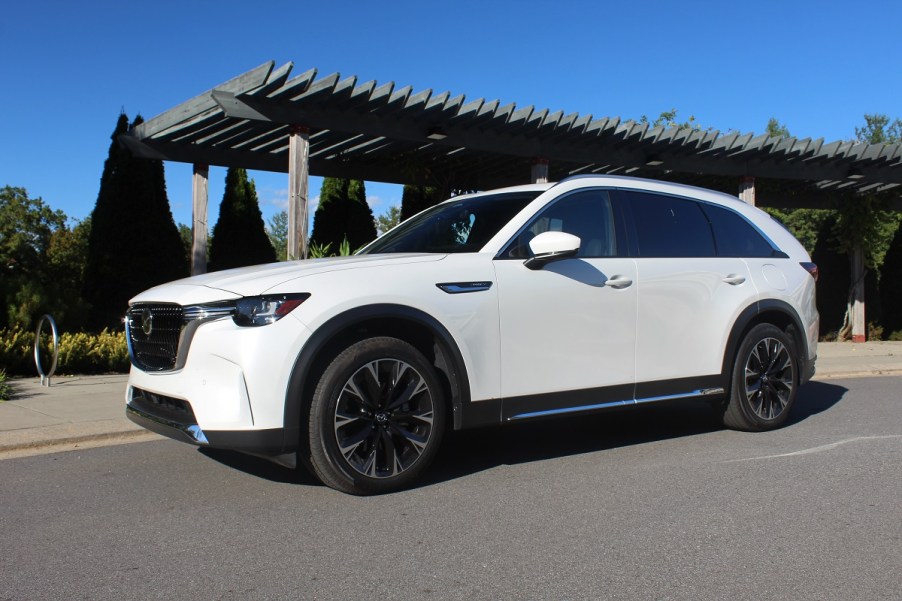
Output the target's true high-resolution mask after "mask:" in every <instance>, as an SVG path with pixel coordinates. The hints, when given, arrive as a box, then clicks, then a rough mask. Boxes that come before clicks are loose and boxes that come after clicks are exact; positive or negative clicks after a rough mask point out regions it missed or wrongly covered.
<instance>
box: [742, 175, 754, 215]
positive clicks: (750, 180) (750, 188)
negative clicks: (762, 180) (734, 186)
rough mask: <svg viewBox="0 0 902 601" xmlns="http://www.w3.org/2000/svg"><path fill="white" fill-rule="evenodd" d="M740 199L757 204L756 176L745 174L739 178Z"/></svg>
mask: <svg viewBox="0 0 902 601" xmlns="http://www.w3.org/2000/svg"><path fill="white" fill-rule="evenodd" d="M739 200H741V201H742V202H744V203H746V204H750V205H752V206H753V207H754V206H755V178H754V177H753V176H751V175H743V176H742V177H741V178H739Z"/></svg>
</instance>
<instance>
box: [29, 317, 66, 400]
mask: <svg viewBox="0 0 902 601" xmlns="http://www.w3.org/2000/svg"><path fill="white" fill-rule="evenodd" d="M45 321H49V322H50V330H51V332H52V333H53V362H52V363H51V364H50V370H49V371H48V372H47V373H46V374H45V373H44V368H42V367H41V330H42V329H43V327H44V322H45ZM59 356H60V335H59V331H57V329H56V322H55V321H53V317H51V316H50V315H44V316H43V317H41V319H40V320H39V321H38V327H37V329H36V330H35V332H34V365H35V367H37V368H38V375H40V376H41V386H47V387H48V388H49V387H50V378H51V377H52V376H53V374H54V373H55V372H56V362H57V360H58V359H59Z"/></svg>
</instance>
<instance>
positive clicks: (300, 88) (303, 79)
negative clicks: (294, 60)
mask: <svg viewBox="0 0 902 601" xmlns="http://www.w3.org/2000/svg"><path fill="white" fill-rule="evenodd" d="M314 79H316V69H310V70H309V71H304V72H303V73H301V74H300V75H296V76H294V77H292V78H291V79H289V80H288V81H286V82H285V84H284V85H282V87H280V88H278V89H275V90H273V91H272V92H270V93H269V94H268V95H267V97H268V98H292V97H294V96H297V95H298V94H303V93H304V92H306V91H307V88H309V87H310V84H311V83H312V82H313V80H314Z"/></svg>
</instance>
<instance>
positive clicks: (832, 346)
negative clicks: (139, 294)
mask: <svg viewBox="0 0 902 601" xmlns="http://www.w3.org/2000/svg"><path fill="white" fill-rule="evenodd" d="M818 355H819V356H818V361H817V375H816V376H815V378H816V379H826V378H839V377H856V376H867V375H881V374H883V375H902V342H868V343H863V344H853V343H850V342H833V343H821V344H820V345H819V346H818ZM127 381H128V376H126V375H109V376H71V377H60V378H53V380H52V385H51V386H50V387H49V388H47V387H42V386H41V383H40V379H38V378H15V379H13V380H11V385H12V389H13V399H12V400H11V401H6V402H0V458H4V457H12V456H24V455H33V454H38V453H48V452H55V451H62V450H68V449H75V448H86V447H92V446H101V445H106V444H110V443H117V442H127V441H141V440H153V439H155V438H159V437H158V436H157V435H156V434H153V433H151V432H148V431H146V430H144V429H142V428H139V427H138V426H136V425H135V424H133V423H132V422H130V421H129V420H128V419H127V418H126V417H125V388H126V382H127Z"/></svg>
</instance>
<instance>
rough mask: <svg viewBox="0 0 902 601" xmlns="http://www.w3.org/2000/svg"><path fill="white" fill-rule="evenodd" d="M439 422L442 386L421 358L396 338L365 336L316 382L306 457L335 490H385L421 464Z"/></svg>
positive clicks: (410, 477) (437, 439) (435, 443)
mask: <svg viewBox="0 0 902 601" xmlns="http://www.w3.org/2000/svg"><path fill="white" fill-rule="evenodd" d="M444 429H445V398H444V390H443V388H442V386H441V383H440V381H439V379H438V377H437V375H436V373H435V369H434V368H433V366H432V365H431V364H430V363H429V361H427V360H426V358H425V357H424V356H423V355H422V353H420V352H419V351H418V350H417V349H415V348H414V347H413V346H411V345H410V344H408V343H406V342H404V341H402V340H398V339H397V338H389V337H378V338H369V339H366V340H362V341H360V342H357V343H356V344H353V345H352V346H350V347H348V348H347V349H345V350H344V351H343V352H342V353H340V354H339V355H338V356H337V357H336V358H335V359H334V360H333V361H332V363H331V364H330V365H329V366H328V367H327V368H326V370H325V371H324V372H323V375H322V377H321V378H320V380H319V383H318V384H317V386H316V390H315V392H314V393H313V399H312V402H311V405H310V412H309V433H310V438H309V441H310V463H311V464H312V467H313V470H314V472H315V473H316V475H317V476H318V477H319V479H320V480H322V481H323V483H324V484H326V485H327V486H330V487H332V488H335V489H337V490H340V491H343V492H346V493H351V494H355V495H368V494H378V493H384V492H389V491H392V490H396V489H398V488H401V487H404V486H406V485H408V484H410V483H411V482H412V481H414V480H415V479H416V478H417V477H418V476H419V475H420V474H421V473H422V472H423V470H425V469H426V467H427V466H428V465H429V463H430V462H431V461H432V459H433V458H434V457H435V454H436V452H437V451H438V447H439V444H440V443H441V439H442V434H443V432H444Z"/></svg>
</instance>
